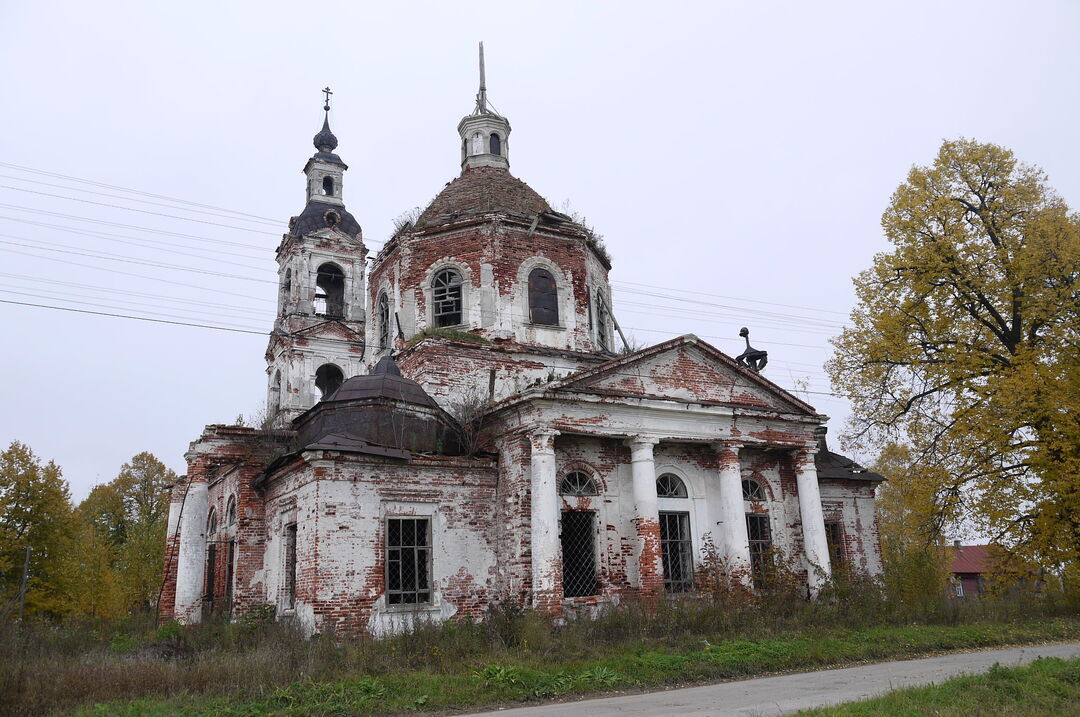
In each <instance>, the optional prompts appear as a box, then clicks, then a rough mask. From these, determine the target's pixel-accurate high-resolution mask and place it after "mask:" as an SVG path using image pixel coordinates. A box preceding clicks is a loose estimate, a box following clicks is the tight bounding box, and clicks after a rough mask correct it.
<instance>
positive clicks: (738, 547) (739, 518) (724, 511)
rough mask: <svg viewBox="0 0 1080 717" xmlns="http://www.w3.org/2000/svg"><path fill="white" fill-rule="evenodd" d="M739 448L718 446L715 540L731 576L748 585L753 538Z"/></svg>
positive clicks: (728, 445)
mask: <svg viewBox="0 0 1080 717" xmlns="http://www.w3.org/2000/svg"><path fill="white" fill-rule="evenodd" d="M740 448H742V444H739V443H731V442H725V443H721V444H717V445H716V453H717V457H718V459H719V462H720V471H719V488H720V490H719V493H720V500H719V504H718V505H717V507H716V512H715V519H716V520H715V522H716V528H715V530H714V532H713V541H714V542H715V543H716V550H717V552H718V553H719V556H720V559H721V560H723V561H724V562H725V564H726V566H727V567H728V568H729V569H730V570H731V572H732V574H734V575H736V576H738V577H739V578H740V579H741V580H743V581H744V582H745V583H746V584H747V585H749V584H750V539H749V537H748V536H747V534H746V510H745V509H744V507H743V492H742V464H741V463H740V462H739V449H740Z"/></svg>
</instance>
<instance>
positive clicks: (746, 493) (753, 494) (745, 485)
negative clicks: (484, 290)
mask: <svg viewBox="0 0 1080 717" xmlns="http://www.w3.org/2000/svg"><path fill="white" fill-rule="evenodd" d="M742 498H743V500H758V501H760V500H767V498H766V497H765V489H764V488H762V487H761V484H760V483H758V482H757V481H756V480H744V481H743V482H742Z"/></svg>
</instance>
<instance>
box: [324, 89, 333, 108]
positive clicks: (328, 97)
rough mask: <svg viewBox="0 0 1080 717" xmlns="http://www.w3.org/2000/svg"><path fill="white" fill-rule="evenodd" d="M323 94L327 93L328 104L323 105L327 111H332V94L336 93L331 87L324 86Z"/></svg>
mask: <svg viewBox="0 0 1080 717" xmlns="http://www.w3.org/2000/svg"><path fill="white" fill-rule="evenodd" d="M323 94H324V95H326V104H325V105H323V109H324V110H326V111H327V112H329V111H330V95H332V94H334V93H333V91H332V90H331V89H330V88H329V87H324V88H323Z"/></svg>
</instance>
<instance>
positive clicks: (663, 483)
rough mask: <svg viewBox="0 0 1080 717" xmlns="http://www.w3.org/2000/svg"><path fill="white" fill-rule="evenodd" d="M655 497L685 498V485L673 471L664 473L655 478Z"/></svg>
mask: <svg viewBox="0 0 1080 717" xmlns="http://www.w3.org/2000/svg"><path fill="white" fill-rule="evenodd" d="M656 497H657V498H685V497H686V486H685V485H683V482H682V479H681V478H679V476H677V475H675V474H674V473H664V474H663V475H662V476H660V477H659V478H657V479H656Z"/></svg>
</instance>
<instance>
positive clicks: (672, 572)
mask: <svg viewBox="0 0 1080 717" xmlns="http://www.w3.org/2000/svg"><path fill="white" fill-rule="evenodd" d="M683 497H685V494H684V495H683ZM660 551H661V555H662V557H663V562H664V589H665V590H667V591H668V592H669V593H685V592H689V591H690V590H691V589H693V587H694V559H693V557H692V555H693V546H692V545H691V543H690V514H689V513H681V512H680V513H675V512H667V511H661V512H660Z"/></svg>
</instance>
